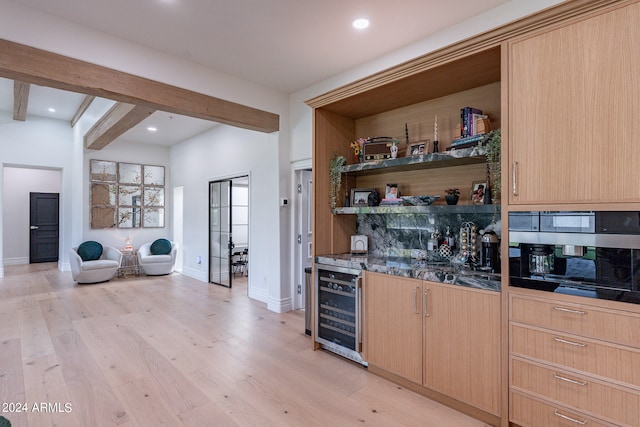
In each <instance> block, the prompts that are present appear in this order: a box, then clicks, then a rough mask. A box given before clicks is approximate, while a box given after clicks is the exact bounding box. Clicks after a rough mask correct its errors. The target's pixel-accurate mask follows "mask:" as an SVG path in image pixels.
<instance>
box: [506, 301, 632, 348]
mask: <svg viewBox="0 0 640 427" xmlns="http://www.w3.org/2000/svg"><path fill="white" fill-rule="evenodd" d="M509 317H510V319H511V320H513V321H516V322H520V323H526V324H528V325H533V326H540V327H542V328H549V329H553V330H556V331H561V332H566V333H570V334H576V335H582V336H586V337H590V338H596V339H601V340H604V341H608V342H613V343H617V344H623V345H628V346H632V347H640V315H639V314H636V313H631V312H625V311H616V310H609V309H605V308H598V307H594V306H590V305H580V304H571V303H566V302H560V301H557V302H556V301H552V300H546V299H542V298H531V297H525V296H521V295H516V294H511V295H510V304H509Z"/></svg>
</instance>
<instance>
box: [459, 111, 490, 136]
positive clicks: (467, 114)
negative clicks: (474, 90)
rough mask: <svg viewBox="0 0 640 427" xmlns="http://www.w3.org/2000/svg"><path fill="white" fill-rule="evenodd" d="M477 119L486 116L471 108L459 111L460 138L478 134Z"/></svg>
mask: <svg viewBox="0 0 640 427" xmlns="http://www.w3.org/2000/svg"><path fill="white" fill-rule="evenodd" d="M479 118H486V116H484V115H483V114H482V110H479V109H477V108H473V107H464V108H461V109H460V124H461V131H460V137H461V138H468V137H470V136H474V135H475V134H477V133H478V132H477V131H476V120H477V119H479Z"/></svg>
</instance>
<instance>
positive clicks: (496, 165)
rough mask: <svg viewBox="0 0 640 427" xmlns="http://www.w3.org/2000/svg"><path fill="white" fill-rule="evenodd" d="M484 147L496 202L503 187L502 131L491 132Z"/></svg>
mask: <svg viewBox="0 0 640 427" xmlns="http://www.w3.org/2000/svg"><path fill="white" fill-rule="evenodd" d="M484 146H485V151H486V154H485V155H486V157H487V164H488V165H489V170H490V171H491V176H492V178H493V180H492V181H493V182H492V184H493V185H492V186H491V191H492V194H491V195H492V197H493V199H494V200H497V199H498V197H499V195H500V190H501V187H502V179H501V178H502V174H501V172H500V167H501V166H500V165H501V163H500V160H501V159H500V156H501V146H502V134H501V130H500V129H496V130H492V131H491V132H489V133H488V134H487V138H486V139H485V140H484Z"/></svg>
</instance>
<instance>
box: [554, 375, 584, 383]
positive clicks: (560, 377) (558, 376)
mask: <svg viewBox="0 0 640 427" xmlns="http://www.w3.org/2000/svg"><path fill="white" fill-rule="evenodd" d="M553 377H554V378H556V379H558V380H562V381H566V382H568V383H571V384H576V385H587V384H588V383H587V382H586V381H576V380H572V379H571V378H567V377H563V376H562V375H558V374H553Z"/></svg>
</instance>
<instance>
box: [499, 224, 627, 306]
mask: <svg viewBox="0 0 640 427" xmlns="http://www.w3.org/2000/svg"><path fill="white" fill-rule="evenodd" d="M522 218H527V220H526V221H523V220H522ZM512 220H514V221H513V224H512ZM526 224H532V226H531V227H529V228H526V227H525V226H524V225H526ZM535 224H538V226H537V227H535ZM509 276H510V278H509V280H510V286H516V287H524V288H531V289H537V290H542V291H548V292H556V293H565V294H572V295H579V296H586V297H592V298H601V299H609V300H617V301H624V302H630V303H635V304H640V213H639V212H526V213H524V212H518V213H517V214H516V215H513V213H510V214H509Z"/></svg>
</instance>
